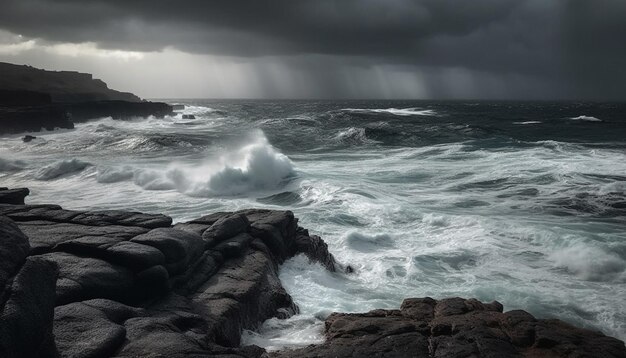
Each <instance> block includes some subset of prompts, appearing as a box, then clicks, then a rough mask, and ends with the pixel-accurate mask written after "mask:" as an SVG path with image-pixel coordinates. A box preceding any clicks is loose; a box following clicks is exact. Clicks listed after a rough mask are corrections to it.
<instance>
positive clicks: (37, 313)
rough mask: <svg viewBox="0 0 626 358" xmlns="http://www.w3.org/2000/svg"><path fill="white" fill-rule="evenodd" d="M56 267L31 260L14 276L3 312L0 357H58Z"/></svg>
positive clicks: (0, 323) (0, 319)
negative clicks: (54, 322) (55, 320)
mask: <svg viewBox="0 0 626 358" xmlns="http://www.w3.org/2000/svg"><path fill="white" fill-rule="evenodd" d="M56 277H57V270H56V267H55V265H54V264H52V263H50V262H48V261H45V260H41V259H38V258H28V259H27V260H26V262H25V263H24V265H23V266H22V267H21V269H20V271H19V273H18V274H17V276H15V278H14V280H13V283H12V285H11V286H10V289H9V292H10V293H9V296H8V299H7V301H6V302H5V304H4V306H3V307H2V311H0V357H3V358H21V357H41V358H43V357H56V356H57V350H56V347H55V344H54V339H53V335H52V319H53V315H54V302H55V293H54V292H55V281H56Z"/></svg>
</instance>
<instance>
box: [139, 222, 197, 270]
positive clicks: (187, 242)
mask: <svg viewBox="0 0 626 358" xmlns="http://www.w3.org/2000/svg"><path fill="white" fill-rule="evenodd" d="M131 242H136V243H139V244H143V245H148V246H152V247H155V248H157V249H159V250H160V251H161V252H162V253H163V255H165V267H166V268H167V270H168V271H169V272H170V274H175V273H180V272H182V271H184V270H185V269H186V267H187V266H188V265H189V264H190V263H192V262H194V261H195V259H197V258H198V257H199V256H200V255H201V254H202V252H203V251H204V242H203V241H202V238H201V237H200V236H198V235H194V234H192V233H189V232H187V231H182V230H177V229H170V228H168V229H165V228H160V229H154V230H151V231H150V232H148V233H145V234H142V235H138V236H136V237H135V238H133V239H131Z"/></svg>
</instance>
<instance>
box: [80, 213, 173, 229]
mask: <svg viewBox="0 0 626 358" xmlns="http://www.w3.org/2000/svg"><path fill="white" fill-rule="evenodd" d="M72 222H73V223H76V224H81V225H90V226H107V225H123V226H137V227H143V228H146V229H156V228H160V227H170V226H171V225H172V218H171V217H169V216H165V215H161V214H144V213H137V212H130V211H122V210H101V211H87V212H84V213H80V214H78V215H76V216H74V217H73V218H72Z"/></svg>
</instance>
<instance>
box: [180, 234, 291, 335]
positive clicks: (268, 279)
mask: <svg viewBox="0 0 626 358" xmlns="http://www.w3.org/2000/svg"><path fill="white" fill-rule="evenodd" d="M259 244H260V245H262V243H259V242H257V245H259ZM192 300H193V302H194V303H196V304H197V305H198V306H201V307H203V310H204V314H205V315H207V317H209V318H210V321H212V324H211V327H210V329H209V332H210V333H209V335H210V336H211V337H213V339H214V341H215V342H216V343H218V344H220V345H224V346H229V347H236V346H238V345H239V340H240V335H241V331H242V330H243V329H254V328H256V327H257V326H258V325H259V324H260V322H262V321H264V320H265V319H268V318H271V317H274V316H275V315H276V312H277V311H278V310H279V309H284V310H287V311H290V312H291V313H294V312H295V311H296V310H297V308H296V306H295V305H294V303H293V301H292V300H291V297H290V296H289V295H288V294H287V292H286V291H285V289H284V288H283V287H282V285H281V284H280V281H279V280H278V276H277V272H276V270H275V269H274V263H273V262H272V260H271V258H270V257H269V255H268V253H267V251H261V250H253V249H250V250H249V251H248V252H247V253H246V254H245V255H244V256H242V257H240V258H236V259H232V260H229V261H227V262H226V263H225V264H224V266H222V268H221V269H220V270H219V271H218V272H217V273H216V274H215V275H213V276H212V277H211V278H210V279H209V280H208V281H207V282H206V283H205V284H204V285H203V286H202V287H200V288H199V289H198V290H197V293H196V294H194V295H193V296H192ZM259 319H260V320H259Z"/></svg>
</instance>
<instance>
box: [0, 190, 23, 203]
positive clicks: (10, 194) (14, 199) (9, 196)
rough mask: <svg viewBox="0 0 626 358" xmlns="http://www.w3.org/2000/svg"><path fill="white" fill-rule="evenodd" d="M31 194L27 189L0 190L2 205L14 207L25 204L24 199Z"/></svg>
mask: <svg viewBox="0 0 626 358" xmlns="http://www.w3.org/2000/svg"><path fill="white" fill-rule="evenodd" d="M29 193H30V191H29V190H28V189H27V188H19V189H7V188H0V203H2V204H13V205H19V204H24V198H26V197H27V196H28V194H29Z"/></svg>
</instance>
